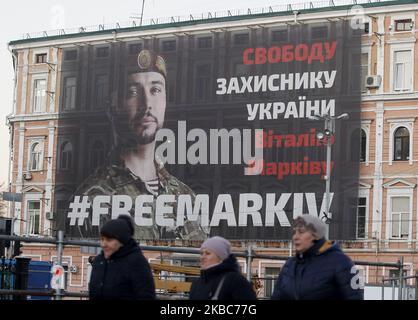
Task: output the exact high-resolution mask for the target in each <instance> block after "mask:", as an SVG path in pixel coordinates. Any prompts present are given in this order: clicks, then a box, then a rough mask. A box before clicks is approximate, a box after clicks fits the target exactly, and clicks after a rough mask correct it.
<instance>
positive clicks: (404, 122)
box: [386, 118, 415, 165]
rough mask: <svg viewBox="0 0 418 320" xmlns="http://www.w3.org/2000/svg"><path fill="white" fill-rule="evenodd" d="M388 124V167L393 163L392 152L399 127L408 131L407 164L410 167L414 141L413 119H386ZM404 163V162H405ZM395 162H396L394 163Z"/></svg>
mask: <svg viewBox="0 0 418 320" xmlns="http://www.w3.org/2000/svg"><path fill="white" fill-rule="evenodd" d="M386 121H387V122H388V123H389V126H390V130H389V159H388V161H389V165H392V163H393V161H394V160H393V151H394V143H395V132H396V130H397V129H398V128H399V127H405V128H406V129H408V131H409V164H410V165H412V163H413V151H414V149H413V147H414V145H413V141H414V134H413V133H414V122H415V118H409V119H386ZM405 161H406V160H405ZM396 162H397V161H396Z"/></svg>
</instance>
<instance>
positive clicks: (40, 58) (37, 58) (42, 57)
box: [35, 53, 46, 63]
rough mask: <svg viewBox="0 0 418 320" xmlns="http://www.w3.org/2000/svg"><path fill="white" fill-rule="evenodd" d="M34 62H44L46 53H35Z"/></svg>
mask: <svg viewBox="0 0 418 320" xmlns="http://www.w3.org/2000/svg"><path fill="white" fill-rule="evenodd" d="M35 62H36V63H45V62H46V53H40V54H37V55H35Z"/></svg>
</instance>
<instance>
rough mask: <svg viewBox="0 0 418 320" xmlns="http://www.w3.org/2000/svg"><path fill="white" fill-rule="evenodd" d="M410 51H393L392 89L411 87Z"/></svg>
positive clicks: (407, 88) (408, 88)
mask: <svg viewBox="0 0 418 320" xmlns="http://www.w3.org/2000/svg"><path fill="white" fill-rule="evenodd" d="M411 62H412V52H411V51H410V50H405V51H395V52H394V71H393V72H394V77H393V89H394V90H396V91H399V90H410V89H411V87H412V63H411Z"/></svg>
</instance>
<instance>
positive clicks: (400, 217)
mask: <svg viewBox="0 0 418 320" xmlns="http://www.w3.org/2000/svg"><path fill="white" fill-rule="evenodd" d="M391 200H392V203H391V213H392V214H391V220H392V234H391V237H392V238H399V239H405V238H408V236H409V215H410V207H409V202H410V201H409V200H410V199H409V197H392V198H391Z"/></svg>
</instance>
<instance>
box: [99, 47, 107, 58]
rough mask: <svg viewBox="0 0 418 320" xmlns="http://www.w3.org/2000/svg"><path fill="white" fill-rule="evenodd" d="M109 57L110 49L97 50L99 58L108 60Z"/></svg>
mask: <svg viewBox="0 0 418 320" xmlns="http://www.w3.org/2000/svg"><path fill="white" fill-rule="evenodd" d="M108 56H109V47H102V48H97V49H96V57H97V58H106V57H108Z"/></svg>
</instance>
